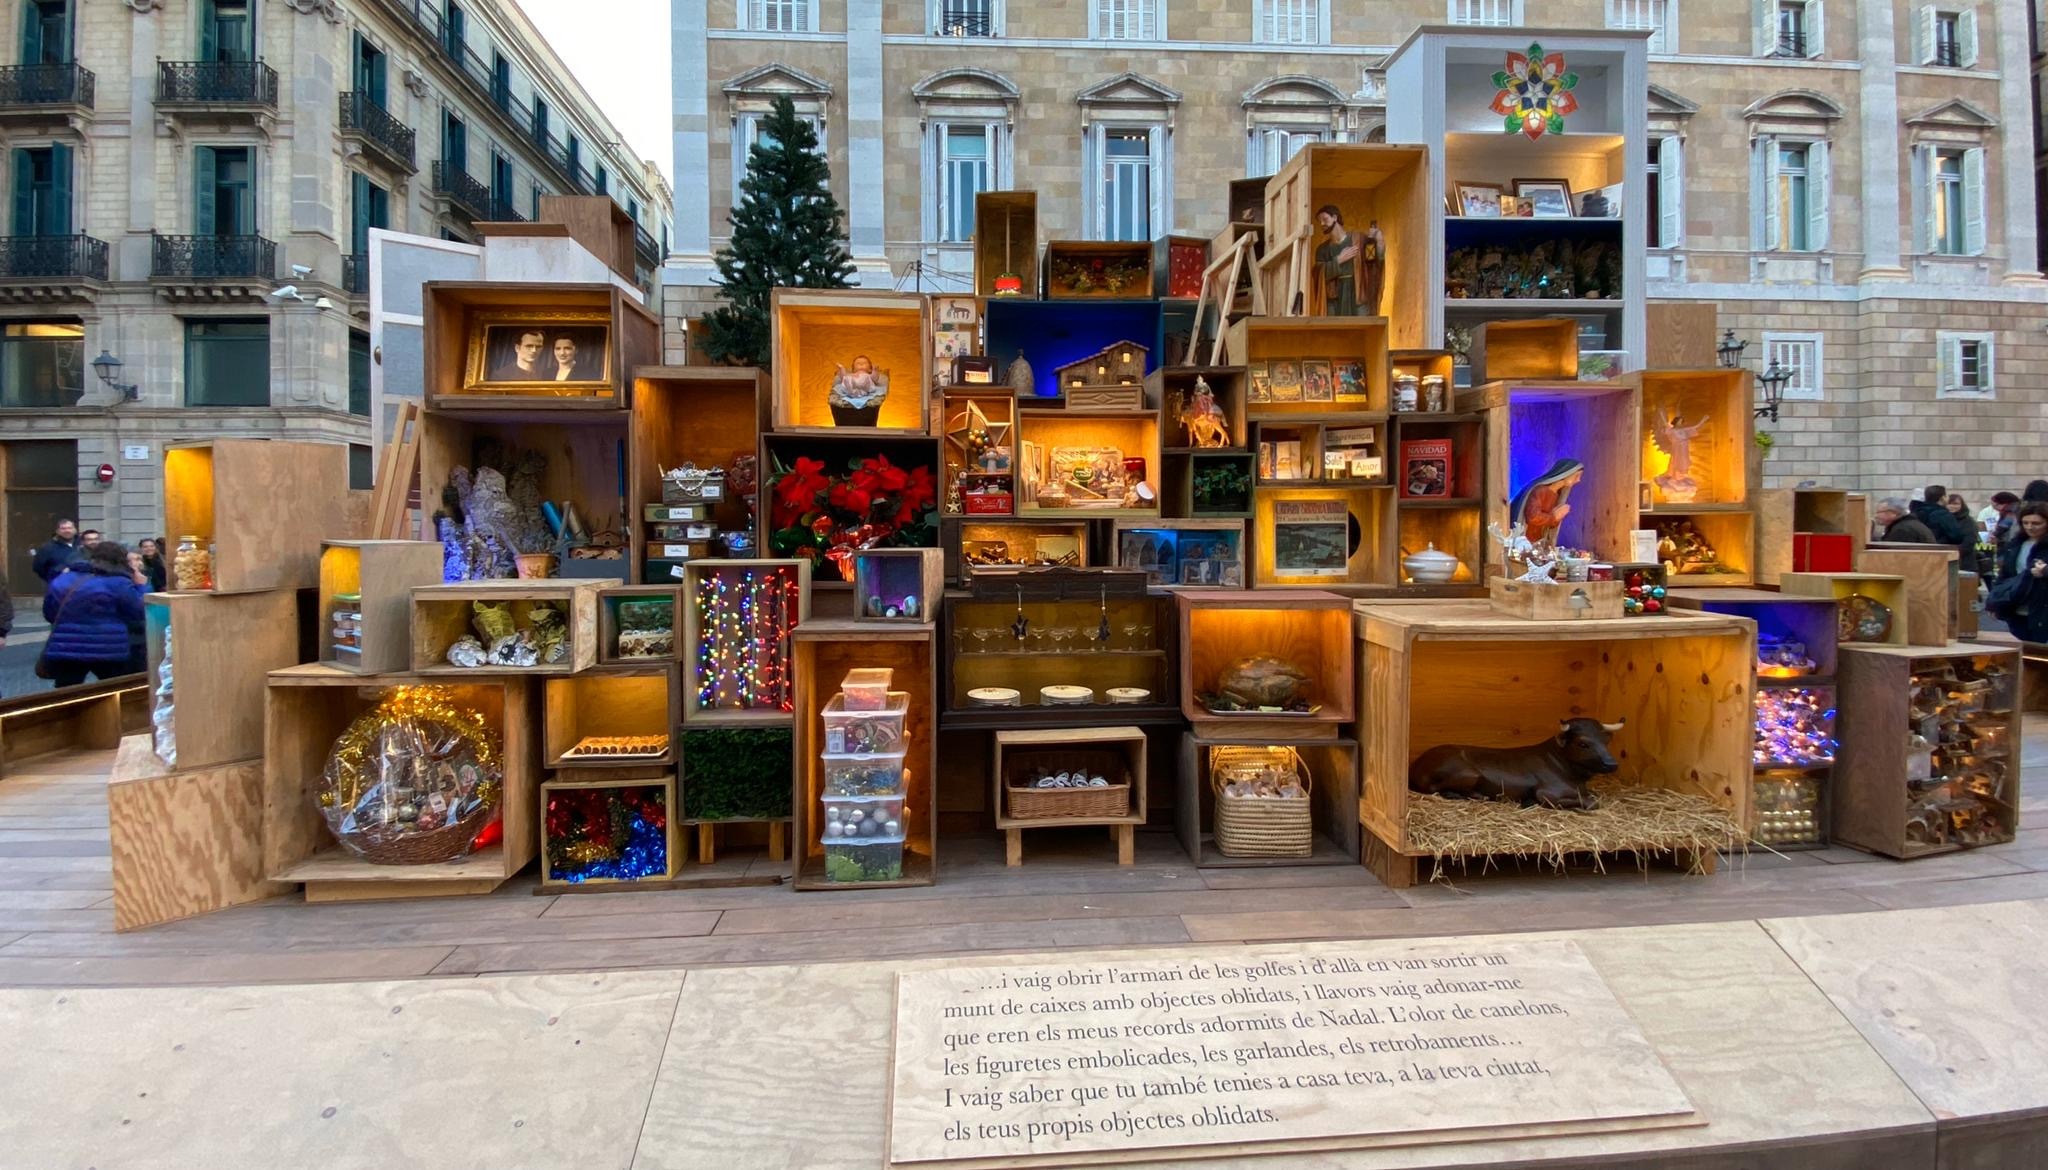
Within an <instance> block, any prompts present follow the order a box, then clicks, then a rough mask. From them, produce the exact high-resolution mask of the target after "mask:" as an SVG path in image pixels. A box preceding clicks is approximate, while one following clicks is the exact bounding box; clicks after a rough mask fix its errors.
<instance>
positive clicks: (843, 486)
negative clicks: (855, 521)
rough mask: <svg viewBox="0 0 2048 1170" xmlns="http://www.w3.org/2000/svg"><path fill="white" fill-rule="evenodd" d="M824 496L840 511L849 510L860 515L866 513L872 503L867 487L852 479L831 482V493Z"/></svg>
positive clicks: (863, 515) (862, 515)
mask: <svg viewBox="0 0 2048 1170" xmlns="http://www.w3.org/2000/svg"><path fill="white" fill-rule="evenodd" d="M826 498H827V499H828V500H829V501H830V502H831V504H832V506H833V507H835V508H838V509H839V510H840V511H843V512H851V513H852V514H853V515H855V516H861V517H865V516H866V515H867V514H868V508H869V506H870V505H871V504H872V503H873V498H872V497H871V496H870V494H869V493H868V491H867V489H865V488H863V487H861V486H860V485H859V484H857V483H855V482H853V481H852V480H840V481H839V482H837V483H835V484H833V485H832V491H831V494H830V495H829V496H827V497H826Z"/></svg>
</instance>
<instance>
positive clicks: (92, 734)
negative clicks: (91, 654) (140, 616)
mask: <svg viewBox="0 0 2048 1170" xmlns="http://www.w3.org/2000/svg"><path fill="white" fill-rule="evenodd" d="M150 677H151V676H150V675H147V674H130V675H123V676H121V677H119V678H112V679H102V680H100V681H98V682H90V683H80V684H79V685H77V686H75V687H65V688H63V689H62V690H56V691H30V692H29V693H27V694H25V695H16V696H14V697H13V698H10V699H0V779H5V778H6V776H7V775H8V773H10V772H12V771H14V770H15V769H17V768H19V767H21V766H22V765H23V764H24V763H26V762H27V761H29V760H33V759H35V758H36V757H38V756H44V755H48V754H50V753H52V752H70V751H94V752H105V751H112V750H114V749H115V748H117V747H119V746H120V744H121V735H122V733H123V732H126V731H135V730H140V729H143V728H147V727H148V726H149V725H150V724H149V710H150V708H149V704H150V701H151V696H150V692H151V690H153V689H154V688H153V687H151V686H147V685H145V684H144V680H145V679H148V678H150Z"/></svg>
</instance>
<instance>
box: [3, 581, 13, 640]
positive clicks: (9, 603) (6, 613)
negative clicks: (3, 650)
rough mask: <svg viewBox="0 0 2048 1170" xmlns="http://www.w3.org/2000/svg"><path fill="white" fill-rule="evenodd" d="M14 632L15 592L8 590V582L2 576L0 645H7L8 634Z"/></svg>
mask: <svg viewBox="0 0 2048 1170" xmlns="http://www.w3.org/2000/svg"><path fill="white" fill-rule="evenodd" d="M13 632H14V594H12V593H10V592H8V589H7V582H6V580H5V579H4V578H0V646H5V645H7V636H8V635H9V634H12V633H13Z"/></svg>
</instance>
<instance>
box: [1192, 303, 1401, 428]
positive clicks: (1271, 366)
mask: <svg viewBox="0 0 2048 1170" xmlns="http://www.w3.org/2000/svg"><path fill="white" fill-rule="evenodd" d="M1225 338H1226V341H1225V349H1226V350H1227V351H1228V352H1229V354H1230V360H1231V361H1233V362H1240V363H1242V364H1243V365H1244V367H1245V378H1246V390H1245V413H1246V415H1247V416H1248V417H1250V418H1254V419H1259V418H1274V417H1280V416H1285V415H1289V414H1336V413H1345V412H1357V413H1361V414H1367V415H1374V414H1385V413H1386V412H1387V405H1388V388H1387V319H1386V318H1384V317H1241V318H1239V319H1238V320H1236V321H1235V322H1233V323H1232V324H1231V326H1230V328H1229V330H1228V331H1227V332H1226V333H1225ZM1319 373H1320V374H1322V375H1323V376H1322V377H1321V378H1319V377H1318V374H1319Z"/></svg>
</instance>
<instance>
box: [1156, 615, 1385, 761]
mask: <svg viewBox="0 0 2048 1170" xmlns="http://www.w3.org/2000/svg"><path fill="white" fill-rule="evenodd" d="M1175 600H1176V602H1177V604H1178V613H1179V618H1180V658H1181V662H1182V663H1183V664H1184V666H1183V669H1184V670H1185V672H1186V675H1185V679H1186V690H1185V691H1184V692H1183V693H1182V695H1181V712H1182V714H1184V715H1186V716H1187V719H1188V722H1190V723H1192V724H1194V726H1195V731H1196V733H1197V734H1200V735H1202V736H1204V737H1210V738H1218V739H1224V738H1242V737H1245V736H1267V735H1270V736H1274V737H1276V738H1280V739H1290V740H1293V739H1299V740H1312V739H1335V738H1336V737H1337V731H1338V728H1339V727H1340V726H1341V725H1343V724H1346V723H1349V722H1351V717H1352V711H1353V707H1352V700H1353V698H1354V697H1355V688H1354V686H1353V684H1352V670H1353V664H1354V662H1355V661H1356V658H1357V654H1356V651H1355V649H1354V647H1353V645H1352V634H1351V602H1350V600H1349V599H1348V598H1344V597H1340V596H1338V595H1337V594H1334V593H1323V592H1318V591H1315V590H1308V589H1274V590H1238V591H1219V592H1215V593H1210V592H1188V593H1181V594H1180V595H1179V596H1178V597H1177V598H1176V599H1175ZM1267 656H1270V657H1274V658H1278V659H1280V660H1281V661H1282V662H1286V663H1289V664H1292V665H1294V666H1295V667H1297V668H1298V669H1300V670H1301V671H1302V672H1303V673H1304V674H1306V675H1307V676H1308V681H1307V683H1306V684H1305V686H1304V689H1305V690H1306V691H1307V692H1308V694H1309V696H1310V699H1311V701H1313V702H1315V703H1317V704H1318V707H1317V709H1316V710H1315V711H1313V712H1311V713H1309V714H1306V715H1291V714H1282V713H1259V712H1246V713H1243V714H1217V713H1212V712H1211V711H1209V709H1208V708H1206V707H1204V706H1203V705H1202V703H1201V700H1200V699H1199V698H1198V697H1197V696H1199V695H1200V694H1203V693H1209V692H1214V691H1215V690H1216V689H1217V680H1218V679H1219V678H1220V677H1221V676H1222V674H1223V672H1224V671H1225V670H1226V669H1227V668H1228V667H1230V666H1231V665H1232V664H1234V663H1236V662H1238V661H1240V660H1241V659H1245V658H1250V657H1267Z"/></svg>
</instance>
